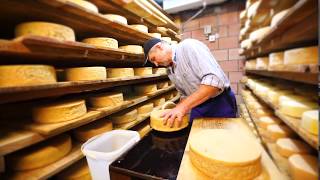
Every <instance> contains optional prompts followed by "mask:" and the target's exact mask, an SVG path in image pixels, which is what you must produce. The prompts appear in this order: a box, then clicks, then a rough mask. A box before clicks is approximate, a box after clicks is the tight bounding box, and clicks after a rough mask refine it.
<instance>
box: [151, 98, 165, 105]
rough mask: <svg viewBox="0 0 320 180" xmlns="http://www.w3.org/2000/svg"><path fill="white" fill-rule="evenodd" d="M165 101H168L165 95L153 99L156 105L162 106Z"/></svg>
mask: <svg viewBox="0 0 320 180" xmlns="http://www.w3.org/2000/svg"><path fill="white" fill-rule="evenodd" d="M165 102H166V99H165V98H164V97H160V98H157V99H155V100H153V104H154V106H155V107H157V106H161V105H163V104H164V103H165Z"/></svg>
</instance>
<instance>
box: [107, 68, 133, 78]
mask: <svg viewBox="0 0 320 180" xmlns="http://www.w3.org/2000/svg"><path fill="white" fill-rule="evenodd" d="M107 72H108V78H122V77H123V78H125V77H133V76H134V70H133V68H108V71H107Z"/></svg>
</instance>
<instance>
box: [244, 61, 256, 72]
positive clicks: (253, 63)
mask: <svg viewBox="0 0 320 180" xmlns="http://www.w3.org/2000/svg"><path fill="white" fill-rule="evenodd" d="M256 66H257V60H256V59H253V60H248V61H246V63H245V66H244V67H245V69H247V70H255V69H256Z"/></svg>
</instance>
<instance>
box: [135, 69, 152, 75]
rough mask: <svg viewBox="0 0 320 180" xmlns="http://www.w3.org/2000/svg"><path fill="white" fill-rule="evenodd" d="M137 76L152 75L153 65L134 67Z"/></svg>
mask: <svg viewBox="0 0 320 180" xmlns="http://www.w3.org/2000/svg"><path fill="white" fill-rule="evenodd" d="M134 75H135V76H147V75H152V67H143V68H134Z"/></svg>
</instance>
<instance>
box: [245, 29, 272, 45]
mask: <svg viewBox="0 0 320 180" xmlns="http://www.w3.org/2000/svg"><path fill="white" fill-rule="evenodd" d="M270 31H271V28H270V27H269V26H267V27H263V28H260V29H258V30H255V31H253V32H251V33H250V36H249V38H250V40H251V41H252V42H255V41H258V40H260V39H262V38H263V37H264V36H266V35H267V34H268V33H269V32H270Z"/></svg>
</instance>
